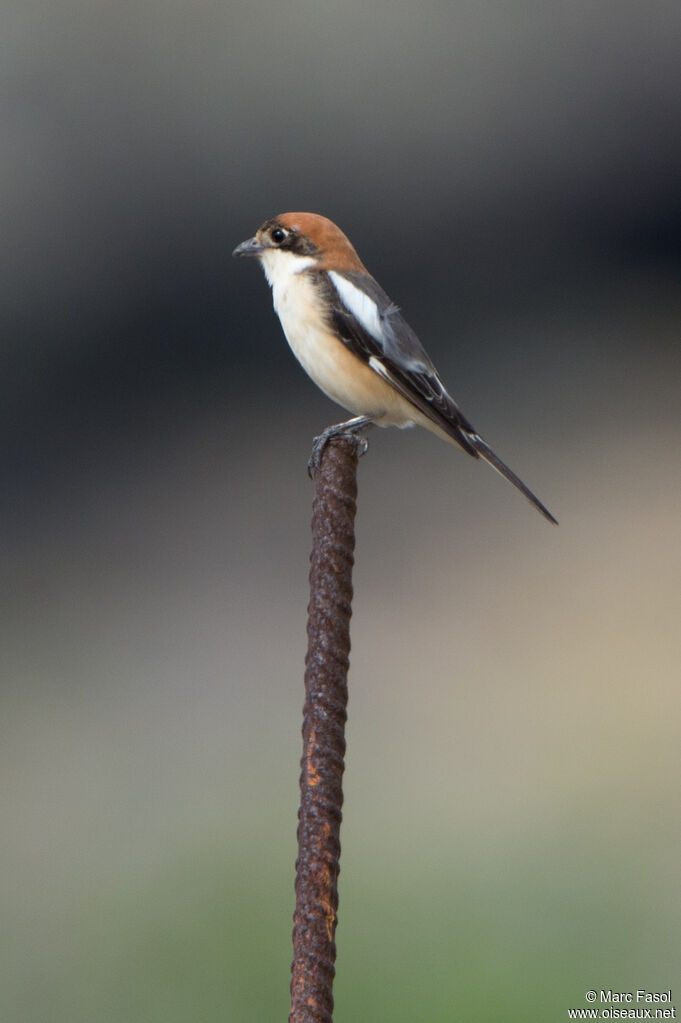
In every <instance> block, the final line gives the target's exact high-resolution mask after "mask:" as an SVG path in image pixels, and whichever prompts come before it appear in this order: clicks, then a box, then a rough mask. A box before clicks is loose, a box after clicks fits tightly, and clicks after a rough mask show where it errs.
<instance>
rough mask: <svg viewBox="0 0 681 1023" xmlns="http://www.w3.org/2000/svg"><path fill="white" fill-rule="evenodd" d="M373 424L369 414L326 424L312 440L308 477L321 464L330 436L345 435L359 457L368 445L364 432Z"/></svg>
mask: <svg viewBox="0 0 681 1023" xmlns="http://www.w3.org/2000/svg"><path fill="white" fill-rule="evenodd" d="M373 425H374V421H373V419H371V418H370V416H355V418H354V419H348V420H347V422H345V423H335V424H334V425H333V426H327V428H326V429H325V430H324V431H323V432H322V433H320V434H319V436H318V437H315V439H314V440H313V442H312V452H311V453H310V460H309V462H308V463H307V472H308V475H309V477H310V479H314V474H315V473H316V472H317V471H318V469H319V466H320V465H321V461H322V455H323V453H324V448H325V447H326V445H327V444H328V442H329V441H330V440H331V438H332V437H340V436H343V437H347V439H348V440H349V441H352V443H353V444H355V445H356V447H357V454H358V457H359V458H361V457H362V455H363V454H365V453H366V451H367V449H368V447H369V441H368V440H367V438H366V437H365V436H364V433H365V431H366V430H368V429H369V427H370V426H373Z"/></svg>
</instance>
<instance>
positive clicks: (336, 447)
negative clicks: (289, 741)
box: [289, 434, 365, 1023]
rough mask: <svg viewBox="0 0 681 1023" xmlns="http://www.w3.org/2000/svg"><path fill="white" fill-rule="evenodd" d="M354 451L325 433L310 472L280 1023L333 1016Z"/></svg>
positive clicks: (356, 447) (359, 446) (350, 440)
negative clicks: (287, 1001)
mask: <svg viewBox="0 0 681 1023" xmlns="http://www.w3.org/2000/svg"><path fill="white" fill-rule="evenodd" d="M363 445H365V442H364V441H363V440H362V438H361V437H358V436H357V435H352V434H339V435H337V436H332V437H330V438H329V440H328V441H327V443H326V446H325V447H324V448H323V450H322V452H321V455H320V456H319V458H318V460H317V467H316V469H315V470H314V475H313V478H314V481H315V497H314V504H313V508H312V554H311V556H310V603H309V606H308V623H307V636H308V648H307V657H306V659H305V704H304V707H303V756H302V759H301V774H300V793H301V800H300V809H299V811H298V859H297V860H296V885H295V888H296V908H295V912H294V915H293V964H292V966H291V1012H290V1015H289V1023H332V1019H333V980H334V976H335V972H336V971H335V960H336V943H335V933H336V922H337V910H338V883H337V882H338V873H339V870H340V866H339V859H340V825H341V818H342V813H341V808H342V805H343V787H342V781H343V770H344V767H345V763H344V756H345V722H346V719H347V711H346V708H347V702H348V687H347V674H348V665H349V660H350V616H351V614H352V566H353V564H354V549H355V531H354V522H355V512H356V503H355V502H356V498H357V460H358V457H359V453H360V452H361V451H363V450H364V447H363Z"/></svg>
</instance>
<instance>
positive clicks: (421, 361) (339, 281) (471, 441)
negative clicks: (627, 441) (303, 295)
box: [317, 270, 556, 523]
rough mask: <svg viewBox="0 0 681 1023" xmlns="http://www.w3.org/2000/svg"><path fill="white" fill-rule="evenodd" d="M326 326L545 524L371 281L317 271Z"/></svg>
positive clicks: (548, 515)
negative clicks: (500, 478) (487, 467)
mask: <svg viewBox="0 0 681 1023" xmlns="http://www.w3.org/2000/svg"><path fill="white" fill-rule="evenodd" d="M317 283H318V286H319V287H320V288H321V289H322V292H323V296H324V301H325V304H326V308H327V311H328V315H329V318H330V320H331V323H332V325H333V327H334V328H335V330H336V331H337V333H338V334H339V336H340V337H341V339H342V341H343V343H344V344H345V345H346V346H347V347H348V348H349V349H350V350H351V351H352V352H353V354H354V355H356V356H357V357H358V358H359V359H361V360H362V361H363V362H365V363H367V364H368V365H369V366H370V367H371V369H372V370H373V371H374V372H375V373H377V374H378V375H379V376H381V377H383V378H384V379H385V380H387V381H388V383H389V384H391V386H392V387H394V388H395V390H396V391H399V393H400V394H401V395H403V397H405V398H406V399H407V401H409V402H411V404H412V405H414V407H415V408H417V409H419V411H421V412H423V414H424V415H426V416H427V417H428V418H429V419H430V420H431V421H432V422H433V423H435V424H436V425H437V426H439V427H440V428H441V429H442V430H444V432H445V433H447V434H448V435H449V436H450V437H451V438H452V439H453V440H454V441H456V443H457V444H458V445H459V446H460V447H462V448H463V449H464V451H467V452H468V454H469V455H472V456H473V458H480V457H482V458H483V459H484V460H485V461H486V462H487V463H488V464H489V465H491V466H492V468H493V469H496V471H497V472H498V473H499V474H500V475H501V476H503V477H504V478H505V479H506V480H508V482H509V483H512V484H513V486H514V487H516V488H517V489H518V490H519V491H520V492H521V494H523V495H524V496H525V497H526V498H527V500H528V501H529V502H530V503H531V504H533V505H534V506H535V508H537V510H538V511H540V512H541V514H542V515H543V516H544V517H545V518H547V519H548V520H549V522H554V523H555V522H556V519H555V518H554V517H553V515H552V514H551V512H550V511H549V510H548V508H546V507H545V506H544V505H543V504H542V502H541V501H540V500H539V499H538V498H537V497H536V496H535V495H534V494H533V493H532V491H531V490H530V489H529V487H527V486H526V485H525V484H524V483H523V481H522V480H521V479H520V477H518V476H516V474H515V473H514V472H513V470H512V469H509V467H508V466H507V465H506V464H505V463H504V462H502V460H501V459H500V458H499V457H498V455H496V454H495V453H494V452H493V451H492V449H491V448H490V447H489V445H488V444H487V443H486V442H485V441H484V440H483V439H482V437H480V435H479V434H478V433H477V431H476V430H475V428H474V427H473V425H472V424H471V423H470V422H469V421H468V420H467V419H466V417H465V416H464V415H463V413H462V412H461V410H460V408H459V406H458V405H457V404H456V402H455V401H454V399H453V398H451V397H450V395H449V394H448V393H447V390H446V388H445V386H444V384H443V383H442V381H441V379H440V377H439V375H438V372H437V370H436V369H435V366H434V365H433V363H432V362H431V360H430V358H429V357H428V354H427V352H426V350H425V349H424V347H423V345H422V344H421V342H420V341H419V339H418V337H417V336H416V334H415V333H414V331H413V330H412V329H411V327H410V326H409V324H408V323H407V321H406V320H405V319H404V317H403V316H402V314H401V313H400V311H399V309H398V307H397V306H396V305H394V303H393V302H392V301H391V300H390V298H388V296H387V295H386V293H385V292H384V291H383V289H382V288H381V286H380V285H379V284H378V283H377V282H376V281H375V280H374V279H373V277H371V276H369V275H368V274H364V273H352V272H343V273H341V272H339V271H333V270H330V271H318V272H317Z"/></svg>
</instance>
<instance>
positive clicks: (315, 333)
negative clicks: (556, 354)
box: [234, 213, 556, 523]
mask: <svg viewBox="0 0 681 1023" xmlns="http://www.w3.org/2000/svg"><path fill="white" fill-rule="evenodd" d="M234 255H235V256H253V257H255V258H257V259H259V260H260V263H261V264H262V268H263V270H264V271H265V276H266V277H267V280H268V282H269V284H270V285H271V287H272V297H273V300H274V308H275V310H276V312H277V315H278V316H279V320H280V322H281V326H282V328H283V331H284V334H285V335H286V339H287V341H288V343H289V345H290V346H291V349H292V351H293V354H294V355H295V356H296V358H297V359H298V361H299V362H300V364H301V366H302V367H303V369H304V370H305V371H306V373H308V375H309V376H310V377H311V378H312V379H313V380H314V382H315V383H316V384H317V386H318V387H320V388H321V389H322V391H323V392H324V393H325V394H326V395H328V397H329V398H331V399H332V400H333V401H335V402H337V403H338V404H339V405H342V406H343V408H345V409H347V410H348V411H349V412H352V413H353V416H354V418H353V419H350V420H348V421H347V422H346V423H339V424H338V425H336V426H332V427H329V428H328V429H327V430H325V431H324V433H323V434H322V435H321V436H320V437H319V438H318V441H319V445H318V447H317V454H318V453H319V450H320V448H321V447H323V445H324V443H325V442H326V441H327V440H328V438H329V437H330V436H333V435H334V434H337V433H342V432H360V431H362V430H364V429H366V428H367V427H368V426H370V425H372V424H376V425H377V426H398V427H400V428H404V427H407V426H415V425H418V426H424V427H425V428H426V429H427V430H430V431H431V432H432V433H435V434H437V436H438V437H441V438H442V439H443V440H446V441H448V442H449V443H450V444H456V445H458V447H460V448H463V450H464V451H467V452H468V454H469V455H472V456H473V458H478V457H482V458H483V459H484V460H485V461H486V462H488V463H489V464H490V465H491V466H492V468H494V469H496V470H497V472H499V473H500V474H501V475H502V476H504V477H505V478H506V479H507V480H508V481H509V482H510V483H512V484H513V486H515V487H517V488H518V490H520V492H521V493H522V494H524V495H525V497H526V498H527V499H528V501H530V502H531V503H532V504H533V505H534V506H535V508H537V509H538V510H539V511H540V512H541V513H542V515H544V516H545V518H547V519H548V520H549V522H554V523H555V522H556V519H555V518H554V517H553V515H552V514H551V512H550V511H549V510H548V509H547V508H545V507H544V505H543V504H542V503H541V501H539V500H538V498H536V497H535V496H534V494H533V493H532V491H531V490H529V489H528V487H526V486H525V484H524V483H523V482H522V480H520V479H519V478H518V477H517V476H516V475H515V473H514V472H512V471H511V470H510V469H509V468H508V466H506V465H504V463H503V462H502V461H501V459H500V458H497V456H496V455H495V454H494V452H493V451H492V450H491V448H489V447H488V446H487V444H486V443H485V441H484V440H483V439H482V437H480V435H479V434H478V433H476V431H475V429H474V427H473V426H472V425H471V423H470V422H469V421H468V420H467V419H466V417H465V416H464V415H463V414H462V412H461V411H460V409H459V407H458V405H457V404H456V402H455V401H454V400H453V398H451V397H450V396H449V394H448V393H447V390H446V389H445V386H444V384H443V383H442V380H441V379H440V376H439V374H438V372H437V370H436V368H435V366H434V365H433V363H432V362H431V360H430V358H429V357H428V355H427V353H426V351H425V349H424V347H423V345H422V344H421V342H420V341H419V339H418V337H417V336H416V334H415V333H414V331H413V330H412V329H411V327H410V326H409V324H408V323H407V321H406V320H405V319H404V317H403V316H402V314H401V313H400V311H399V309H398V307H397V306H396V305H394V303H393V302H392V301H391V300H390V299H389V298H388V296H387V295H386V293H385V292H384V291H383V289H382V288H381V286H380V284H378V283H377V282H376V281H375V280H374V278H373V277H372V276H371V274H370V273H369V271H368V270H367V269H366V267H365V266H364V264H363V263H362V261H361V259H360V258H359V256H358V255H357V253H356V252H355V249H354V248H353V246H352V244H351V243H350V241H349V239H348V238H346V236H345V235H344V234H343V232H342V231H341V230H340V228H339V227H337V226H336V225H335V224H334V223H333V222H332V221H331V220H328V219H327V218H326V217H321V216H319V215H318V214H316V213H282V214H281V215H280V216H277V217H272V218H271V219H270V220H266V221H265V223H264V224H263V225H262V226H261V227H260V228H258V230H257V231H256V233H255V235H254V236H253V238H249V239H248V240H247V241H245V242H242V244H241V245H238V246H237V248H236V249H235V250H234ZM313 457H314V454H313Z"/></svg>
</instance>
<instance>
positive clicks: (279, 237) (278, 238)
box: [270, 227, 286, 245]
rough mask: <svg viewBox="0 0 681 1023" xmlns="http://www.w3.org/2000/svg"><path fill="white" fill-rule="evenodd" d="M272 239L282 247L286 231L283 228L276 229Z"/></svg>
mask: <svg viewBox="0 0 681 1023" xmlns="http://www.w3.org/2000/svg"><path fill="white" fill-rule="evenodd" d="M270 237H271V238H272V241H273V242H274V244H275V245H281V243H282V242H283V240H284V238H285V237H286V231H284V229H283V228H282V227H275V228H274V230H273V231H272V234H271V236H270Z"/></svg>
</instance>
